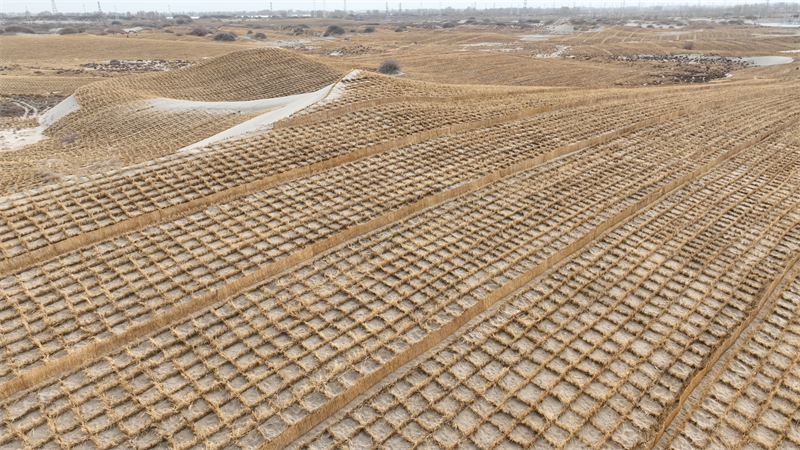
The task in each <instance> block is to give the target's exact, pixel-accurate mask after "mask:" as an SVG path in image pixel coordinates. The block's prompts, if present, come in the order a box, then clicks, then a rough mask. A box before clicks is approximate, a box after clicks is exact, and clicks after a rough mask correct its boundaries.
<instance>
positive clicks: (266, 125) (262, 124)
mask: <svg viewBox="0 0 800 450" xmlns="http://www.w3.org/2000/svg"><path fill="white" fill-rule="evenodd" d="M329 93H331V94H332V93H333V92H332V89H331V86H326V87H324V88H322V89H320V90H318V91H316V92H311V93H308V94H299V95H290V96H288V97H279V98H275V99H268V100H279V101H281V102H282V105H278V103H281V102H278V103H275V104H273V105H274V106H272V108H273V109H271V110H270V111H267V112H265V113H264V114H261V115H260V116H258V117H254V118H252V119H250V120H248V121H246V122H242V123H240V124H239V125H236V126H234V127H231V128H228V129H227V130H225V131H223V132H221V133H217V134H215V135H214V136H211V137H209V138H206V139H203V140H202V141H200V142H196V143H194V144H192V145H189V146H187V147H184V148H182V149H180V150H178V152H184V151H188V150H193V149H198V148H201V147H207V146H208V145H211V144H213V143H215V142H220V141H225V140H228V139H231V138H241V137H245V136H252V135H254V134H260V133H263V132H265V131H268V130H269V129H270V128H272V124H273V123H275V122H277V121H279V120H281V119H284V118H286V117H289V116H290V115H292V114H294V113H296V112H297V111H300V110H301V109H303V108H306V107H308V106H310V105H312V104H314V103H316V102H318V101H320V100H322V99H323V98H325V96H327V95H328V94H329ZM261 101H262V100H256V102H261ZM191 103H206V102H191ZM212 103H250V102H212Z"/></svg>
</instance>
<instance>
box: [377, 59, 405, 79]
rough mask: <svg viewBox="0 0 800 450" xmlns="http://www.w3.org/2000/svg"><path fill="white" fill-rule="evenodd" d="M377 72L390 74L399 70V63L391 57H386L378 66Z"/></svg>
mask: <svg viewBox="0 0 800 450" xmlns="http://www.w3.org/2000/svg"><path fill="white" fill-rule="evenodd" d="M378 72H379V73H382V74H384V75H391V74H393V73H397V72H400V63H398V62H397V61H395V60H393V59H387V60H386V61H384V62H382V63H381V66H380V67H378Z"/></svg>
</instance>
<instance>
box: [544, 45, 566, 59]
mask: <svg viewBox="0 0 800 450" xmlns="http://www.w3.org/2000/svg"><path fill="white" fill-rule="evenodd" d="M568 49H569V45H556V51H554V52H553V53H550V54H547V55H545V54H542V53H538V54H537V55H536V57H537V58H558V57H559V56H561V54H562V53H564V52H565V51H567V50H568Z"/></svg>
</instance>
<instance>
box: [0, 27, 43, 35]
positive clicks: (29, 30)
mask: <svg viewBox="0 0 800 450" xmlns="http://www.w3.org/2000/svg"><path fill="white" fill-rule="evenodd" d="M4 30H5V32H6V33H23V34H36V30H34V29H33V28H31V27H25V26H22V25H6V26H5V27H4Z"/></svg>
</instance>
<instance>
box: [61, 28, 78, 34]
mask: <svg viewBox="0 0 800 450" xmlns="http://www.w3.org/2000/svg"><path fill="white" fill-rule="evenodd" d="M58 34H62V35H63V34H78V29H77V28H72V27H66V28H62V29H60V30H58Z"/></svg>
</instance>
